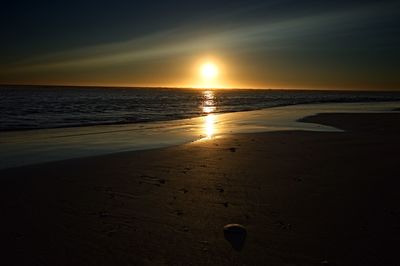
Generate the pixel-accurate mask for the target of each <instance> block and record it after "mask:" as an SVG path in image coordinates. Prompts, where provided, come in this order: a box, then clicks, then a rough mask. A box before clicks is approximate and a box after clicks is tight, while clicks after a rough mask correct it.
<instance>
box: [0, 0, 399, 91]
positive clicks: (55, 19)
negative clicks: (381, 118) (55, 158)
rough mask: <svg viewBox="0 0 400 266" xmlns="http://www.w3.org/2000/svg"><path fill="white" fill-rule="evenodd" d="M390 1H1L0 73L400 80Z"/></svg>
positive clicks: (231, 82) (158, 81)
mask: <svg viewBox="0 0 400 266" xmlns="http://www.w3.org/2000/svg"><path fill="white" fill-rule="evenodd" d="M399 10H400V4H399V1H293V0H282V1H208V0H205V1H3V3H2V8H1V11H0V12H1V16H0V20H1V24H0V25H1V26H0V27H1V33H2V34H1V36H2V41H1V42H0V82H1V83H46V84H47V83H57V84H83V85H91V84H92V85H132V86H135V85H138V86H142V85H144V86H195V84H194V83H195V78H194V74H193V71H192V70H190V71H189V69H191V68H192V65H195V64H196V62H198V61H199V60H201V58H206V57H207V58H209V57H211V58H213V59H215V61H216V62H218V63H219V64H220V65H221V70H223V73H222V74H223V75H221V77H220V81H219V83H218V85H220V86H225V87H230V86H234V87H281V88H353V89H358V88H359V89H362V88H367V89H373V88H376V89H396V88H400V86H399V85H400V78H398V77H397V76H398V74H397V73H398V72H399V70H400V64H399V63H398V62H399V60H400V48H399V47H400V37H399V34H400V30H399V28H400V27H399V26H400V23H399V17H400V11H399Z"/></svg>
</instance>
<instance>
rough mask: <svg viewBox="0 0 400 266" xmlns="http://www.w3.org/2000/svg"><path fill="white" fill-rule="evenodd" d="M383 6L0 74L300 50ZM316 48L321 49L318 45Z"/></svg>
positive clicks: (180, 37) (118, 46) (66, 54)
mask: <svg viewBox="0 0 400 266" xmlns="http://www.w3.org/2000/svg"><path fill="white" fill-rule="evenodd" d="M381 7H382V4H376V5H370V6H366V7H363V8H355V9H352V10H347V11H335V12H330V13H319V14H315V15H312V16H310V15H307V16H303V17H296V18H292V19H284V20H275V21H265V20H260V19H258V20H257V21H248V22H244V23H243V22H240V23H237V24H233V25H230V26H229V27H226V28H225V29H221V28H220V27H219V29H218V30H217V31H215V30H213V29H208V30H205V29H199V28H197V27H196V26H193V25H187V26H182V27H178V28H173V29H169V30H165V31H161V32H156V33H152V34H149V35H147V36H144V37H141V38H134V39H132V40H129V41H124V42H116V43H111V44H101V45H96V46H91V47H85V48H81V49H76V50H70V51H62V52H59V53H56V54H50V55H41V56H36V57H34V58H28V59H26V60H24V61H20V62H15V63H14V64H12V65H7V66H2V67H1V68H0V71H1V72H3V73H16V72H37V71H46V70H52V71H69V70H74V69H93V68H99V67H108V66H115V65H121V64H127V63H140V62H148V61H152V60H154V59H159V58H168V57H173V56H180V55H185V54H197V53H202V52H205V51H212V50H234V49H237V48H240V49H242V50H243V49H244V50H245V49H263V50H276V49H289V48H298V46H299V44H298V43H296V42H295V40H299V39H302V40H304V39H305V38H307V37H310V38H314V37H315V36H317V35H318V36H319V37H321V36H324V35H329V34H331V33H332V31H333V29H334V30H336V31H338V30H339V31H341V32H344V31H346V30H347V31H351V30H354V28H357V27H359V26H360V25H362V24H363V21H364V20H368V19H369V20H370V19H377V18H380V17H382V16H385V14H384V13H382V12H377V10H378V11H379V9H380V8H381ZM382 10H387V8H386V9H383V8H382ZM389 10H390V9H389ZM199 32H201V33H199ZM204 32H207V34H204ZM304 48H307V47H304ZM312 48H313V49H316V47H312Z"/></svg>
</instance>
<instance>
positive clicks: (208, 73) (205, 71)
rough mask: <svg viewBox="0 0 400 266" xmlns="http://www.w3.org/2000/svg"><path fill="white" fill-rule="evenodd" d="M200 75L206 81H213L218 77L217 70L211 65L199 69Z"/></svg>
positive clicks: (207, 64)
mask: <svg viewBox="0 0 400 266" xmlns="http://www.w3.org/2000/svg"><path fill="white" fill-rule="evenodd" d="M201 75H202V76H203V77H204V78H206V79H213V78H215V77H216V76H217V75H218V68H217V66H216V65H215V64H213V63H206V64H204V65H202V67H201Z"/></svg>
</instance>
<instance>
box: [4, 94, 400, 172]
mask: <svg viewBox="0 0 400 266" xmlns="http://www.w3.org/2000/svg"><path fill="white" fill-rule="evenodd" d="M399 105H400V102H375V103H371V102H368V103H339V104H306V105H291V106H284V107H274V108H266V109H261V110H254V111H246V112H232V113H224V114H210V115H208V116H202V117H197V118H190V119H181V120H171V121H160V122H155V123H137V124H130V125H106V126H91V127H76V128H75V127H73V128H62V129H41V130H32V131H10V132H0V136H1V139H2V140H1V141H0V150H1V152H0V162H1V163H0V169H6V168H9V167H18V166H23V165H30V164H36V163H43V162H48V161H59V160H65V159H72V158H83V157H90V156H97V155H104V154H112V153H116V152H125V151H133V150H147V149H155V148H162V147H168V146H174V145H180V144H184V143H189V142H192V141H197V140H199V139H203V138H214V137H216V138H218V137H221V136H225V135H231V134H237V133H255V132H269V131H282V130H309V131H337V129H335V128H333V127H329V126H323V125H319V124H312V123H302V122H300V121H299V120H300V119H301V118H304V117H307V116H310V115H315V114H317V113H325V112H331V113H332V112H364V113H365V112H389V111H391V110H393V109H396V108H398V106H399Z"/></svg>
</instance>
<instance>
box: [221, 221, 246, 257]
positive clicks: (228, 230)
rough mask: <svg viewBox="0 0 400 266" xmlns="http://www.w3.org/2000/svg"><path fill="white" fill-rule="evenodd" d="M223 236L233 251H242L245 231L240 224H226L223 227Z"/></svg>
mask: <svg viewBox="0 0 400 266" xmlns="http://www.w3.org/2000/svg"><path fill="white" fill-rule="evenodd" d="M224 236H225V239H226V240H227V241H228V242H229V243H230V244H231V245H232V248H233V249H235V250H237V251H240V250H242V249H243V246H244V242H245V240H246V236H247V230H246V228H245V227H244V226H243V225H240V224H227V225H225V226H224Z"/></svg>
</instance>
